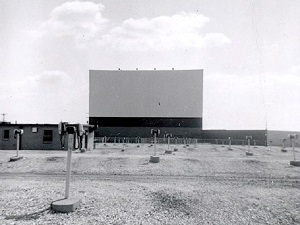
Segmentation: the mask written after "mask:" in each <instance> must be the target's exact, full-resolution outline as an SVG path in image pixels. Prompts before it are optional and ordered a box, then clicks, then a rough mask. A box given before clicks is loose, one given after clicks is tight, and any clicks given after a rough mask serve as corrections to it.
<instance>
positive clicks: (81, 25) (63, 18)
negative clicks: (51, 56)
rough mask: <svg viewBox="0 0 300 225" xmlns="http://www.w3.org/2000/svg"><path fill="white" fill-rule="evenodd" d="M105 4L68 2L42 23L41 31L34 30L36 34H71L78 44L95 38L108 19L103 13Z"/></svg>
mask: <svg viewBox="0 0 300 225" xmlns="http://www.w3.org/2000/svg"><path fill="white" fill-rule="evenodd" d="M103 9H104V6H103V5H102V4H100V3H99V4H96V3H93V2H79V1H73V2H66V3H64V4H62V5H60V6H58V7H56V8H55V9H54V10H53V11H52V12H51V14H50V18H49V19H48V20H47V21H46V22H45V23H44V24H43V25H42V28H41V29H40V31H39V32H36V31H32V34H33V35H34V36H37V37H39V36H49V35H50V36H54V37H66V36H70V37H72V38H74V39H75V41H76V43H77V44H81V42H85V41H88V40H90V39H91V38H94V37H95V36H96V35H97V34H98V33H99V32H100V31H102V30H103V29H104V28H105V26H106V24H107V22H108V19H106V18H104V17H103V16H102V14H101V12H102V10H103Z"/></svg>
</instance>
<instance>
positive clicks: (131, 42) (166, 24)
mask: <svg viewBox="0 0 300 225" xmlns="http://www.w3.org/2000/svg"><path fill="white" fill-rule="evenodd" d="M208 22H209V18H208V17H205V16H203V15H201V14H195V13H185V12H182V13H180V14H177V15H173V16H170V17H168V16H159V17H156V18H153V19H148V18H142V19H132V18H131V19H128V20H125V21H124V22H123V23H122V25H121V26H118V27H115V28H113V29H111V30H110V32H109V33H108V34H106V35H103V36H102V39H101V40H99V41H98V43H99V44H100V45H101V46H107V45H108V46H111V47H114V48H116V49H119V50H172V49H177V48H204V47H211V46H219V45H223V44H227V43H230V39H229V38H227V37H226V36H225V35H224V34H222V33H206V34H205V33H203V32H201V29H202V28H203V26H205V24H207V23H208Z"/></svg>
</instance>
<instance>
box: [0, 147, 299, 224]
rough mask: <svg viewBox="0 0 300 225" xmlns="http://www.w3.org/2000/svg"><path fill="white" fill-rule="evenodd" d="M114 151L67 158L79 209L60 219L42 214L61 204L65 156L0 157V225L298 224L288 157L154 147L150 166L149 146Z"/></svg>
mask: <svg viewBox="0 0 300 225" xmlns="http://www.w3.org/2000/svg"><path fill="white" fill-rule="evenodd" d="M121 148H122V146H121V145H116V146H114V145H113V144H108V145H107V146H103V145H102V144H100V145H99V148H98V149H95V150H93V151H88V152H85V153H79V152H73V154H72V179H71V193H70V196H71V197H78V198H80V199H81V200H82V203H81V205H80V207H79V208H78V209H77V210H76V211H75V212H72V213H68V214H67V213H56V212H54V211H52V210H51V209H50V204H51V202H52V201H55V200H58V199H62V198H63V197H64V188H65V172H66V155H67V154H66V152H65V151H25V150H23V151H20V155H21V156H23V157H24V158H23V159H22V160H20V161H16V162H8V161H9V159H10V157H12V156H14V155H15V151H0V179H1V183H0V190H1V194H0V210H1V213H0V224H115V225H117V224H174V225H175V224H300V200H299V199H300V192H299V188H300V167H294V166H290V165H289V162H290V160H293V153H292V151H291V149H288V152H287V153H283V152H281V150H280V148H279V147H272V148H271V150H269V148H266V147H258V148H254V147H252V146H251V149H250V150H251V151H252V152H253V153H254V156H246V154H245V152H246V151H247V150H248V147H247V146H232V148H233V150H232V151H230V150H228V146H224V147H222V146H221V145H198V146H194V145H191V146H189V147H185V146H183V145H180V146H178V152H173V154H170V155H169V154H164V151H165V150H166V149H167V145H158V146H157V155H158V156H160V162H159V163H150V162H149V158H150V155H152V154H153V152H154V151H153V146H152V147H150V146H149V145H146V144H145V145H141V146H140V147H139V148H138V147H137V146H136V145H133V144H131V145H128V146H127V147H126V149H125V151H123V152H122V151H121ZM173 148H174V146H171V149H173ZM296 156H297V157H299V159H300V151H299V149H298V148H297V149H296Z"/></svg>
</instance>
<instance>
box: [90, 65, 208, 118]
mask: <svg viewBox="0 0 300 225" xmlns="http://www.w3.org/2000/svg"><path fill="white" fill-rule="evenodd" d="M89 109H90V111H89V116H90V117H171V118H174V117H181V118H188V117H201V118H202V111H203V70H170V71H158V70H154V71H142V70H141V71H139V70H136V71H122V70H120V71H106V70H90V99H89Z"/></svg>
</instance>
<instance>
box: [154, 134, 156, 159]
mask: <svg viewBox="0 0 300 225" xmlns="http://www.w3.org/2000/svg"><path fill="white" fill-rule="evenodd" d="M154 156H156V132H155V133H154Z"/></svg>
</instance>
